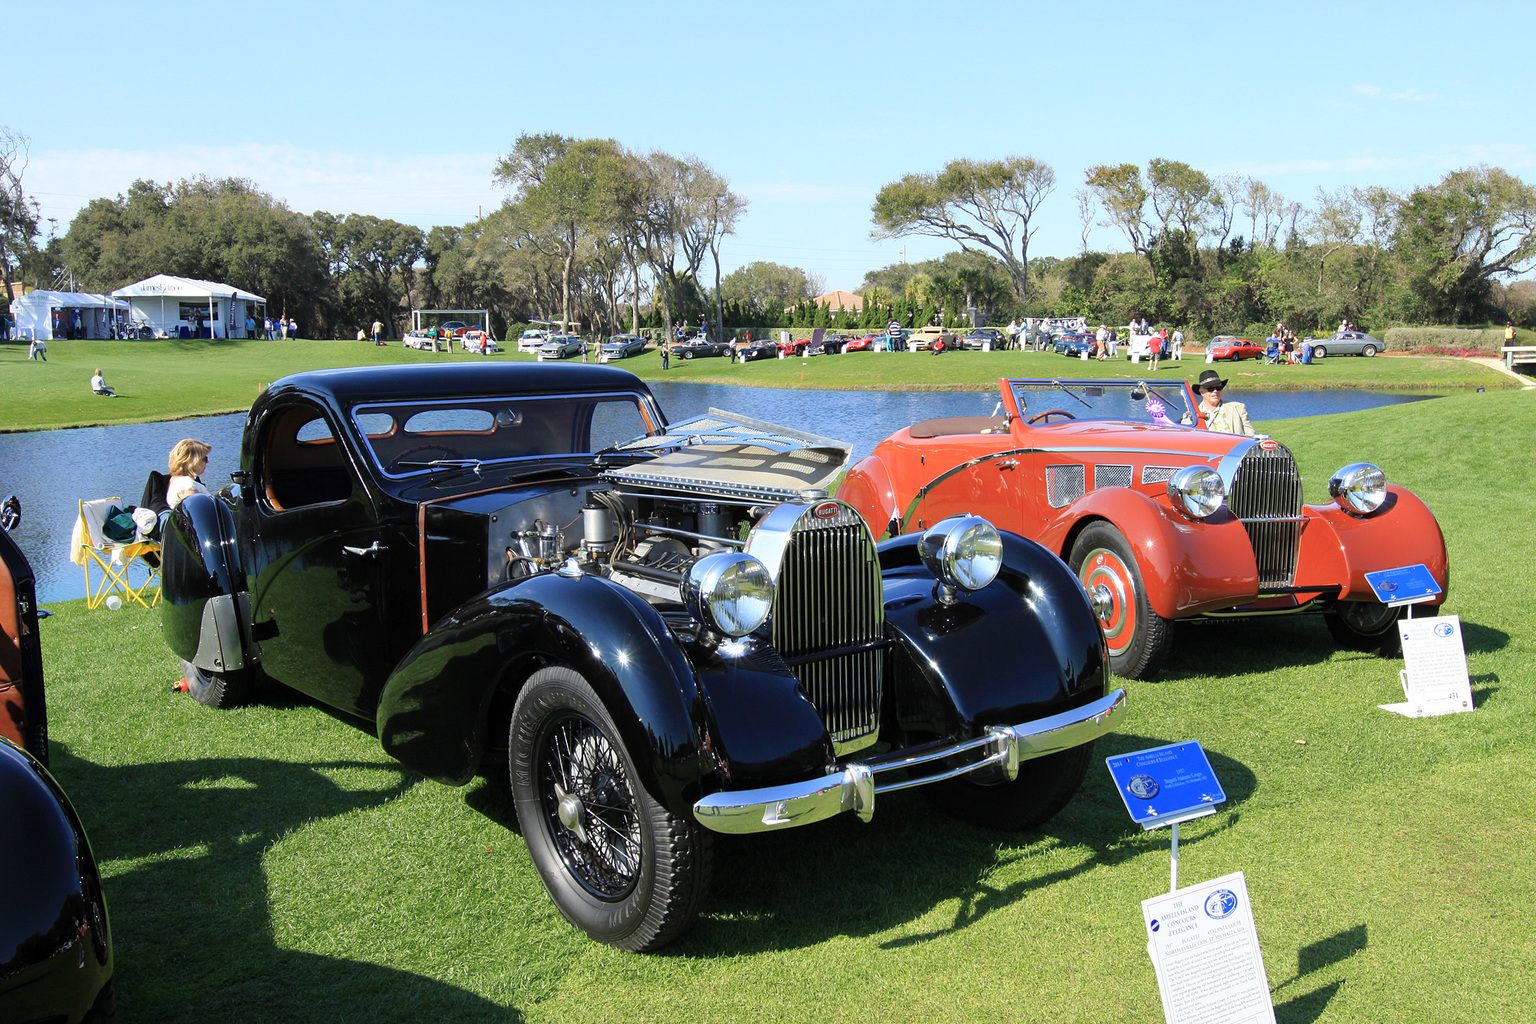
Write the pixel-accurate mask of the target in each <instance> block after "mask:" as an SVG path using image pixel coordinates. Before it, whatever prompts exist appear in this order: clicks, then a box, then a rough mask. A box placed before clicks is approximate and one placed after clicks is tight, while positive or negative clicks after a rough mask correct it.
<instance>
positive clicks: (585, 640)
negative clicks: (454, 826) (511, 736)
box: [376, 573, 716, 810]
mask: <svg viewBox="0 0 1536 1024" xmlns="http://www.w3.org/2000/svg"><path fill="white" fill-rule="evenodd" d="M549 664H563V665H567V666H569V667H570V668H572V669H574V670H576V671H577V672H580V673H581V674H582V675H583V676H584V677H585V678H586V680H587V682H588V683H590V684H591V685H592V688H593V689H594V690H595V691H596V692H597V694H598V696H599V697H601V698H602V700H603V703H604V705H605V706H606V707H607V708H608V711H609V713H610V714H611V715H612V716H613V719H614V721H615V722H616V723H617V725H618V727H619V730H620V732H621V733H622V734H623V735H622V736H621V739H622V740H623V742H624V744H625V746H626V747H628V749H629V751H630V753H631V755H632V756H633V757H634V760H635V763H636V766H637V767H638V769H639V772H640V775H641V781H642V783H643V784H644V785H645V787H646V789H647V790H648V791H649V792H650V793H652V795H654V796H655V797H656V798H657V799H658V800H661V801H662V802H663V803H665V804H666V805H667V806H668V807H670V808H673V809H674V810H675V809H677V808H679V807H689V806H691V805H692V800H691V799H690V797H693V798H696V797H697V795H698V793H699V783H700V780H701V779H702V778H703V777H704V776H705V775H707V774H709V773H710V772H711V771H713V770H714V769H715V767H716V758H715V756H714V755H713V754H712V753H711V752H710V750H709V749H708V745H707V743H706V740H705V733H706V730H705V728H704V715H703V711H704V709H703V700H702V697H701V694H700V692H699V688H698V685H697V682H696V680H695V678H694V672H693V669H692V667H691V666H690V665H689V662H688V659H687V657H685V655H684V653H683V651H682V650H681V649H680V648H679V646H678V644H677V643H676V642H675V640H674V638H673V637H672V635H671V631H670V630H669V629H668V627H667V624H666V622H665V620H663V619H662V617H661V615H660V614H659V613H658V612H657V611H656V609H654V608H652V607H651V606H650V605H649V604H647V603H646V602H645V601H643V600H642V599H641V598H639V597H637V596H636V595H635V594H632V593H630V592H629V591H627V590H625V589H624V588H623V587H620V586H618V585H617V584H614V583H611V582H610V581H608V580H606V579H603V578H602V577H600V576H593V575H588V576H581V577H576V578H570V577H566V576H561V575H559V574H556V573H546V574H543V575H539V576H530V577H527V578H524V579H521V580H517V581H514V582H513V583H510V584H508V585H506V586H504V587H500V588H497V589H495V590H490V591H487V592H486V593H484V594H481V595H480V596H478V597H476V598H474V599H473V600H471V601H468V602H466V603H465V604H464V605H463V606H461V607H460V608H458V609H457V610H455V611H453V612H451V613H449V614H448V615H446V616H444V617H443V618H442V619H441V620H439V621H438V622H437V623H436V624H435V625H434V626H433V627H432V629H431V630H430V631H429V632H428V633H427V634H426V635H425V636H423V637H422V638H421V640H420V641H419V642H418V643H417V644H416V646H415V647H414V648H412V649H411V651H410V652H409V653H408V654H407V655H406V656H405V658H404V660H402V661H401V663H400V665H399V666H398V667H397V668H396V669H395V671H394V672H393V673H391V675H390V677H389V679H388V680H387V681H386V682H385V684H384V690H383V693H382V694H381V696H380V699H379V706H378V711H377V720H376V724H377V727H378V737H379V741H380V742H381V743H382V744H383V745H384V749H385V750H386V751H388V752H389V753H390V754H391V755H392V756H394V757H395V758H397V759H399V760H400V761H402V762H404V763H405V764H407V765H409V766H410V767H412V768H414V769H416V770H417V771H419V772H421V773H422V774H424V775H426V776H428V777H429V778H432V779H436V780H437V781H439V782H445V783H448V784H450V785H463V784H464V783H466V782H468V781H469V780H470V779H471V778H473V777H474V774H475V773H476V771H477V770H478V769H479V766H480V762H481V759H482V758H483V756H484V754H485V752H486V750H487V749H490V748H492V747H500V746H501V745H502V744H503V742H504V741H505V738H504V737H499V736H492V735H490V730H491V728H492V727H499V726H501V725H503V724H504V723H503V722H501V721H500V716H493V715H492V709H493V707H494V706H495V704H496V701H497V700H498V699H499V698H502V697H504V696H510V694H507V695H502V694H500V692H499V691H501V690H502V688H503V686H504V685H508V684H510V685H512V686H516V685H520V684H521V682H522V680H523V679H525V678H527V677H528V676H529V675H531V674H532V673H533V672H534V671H535V670H537V669H538V668H540V667H542V666H544V665H549ZM493 718H494V719H495V720H493Z"/></svg>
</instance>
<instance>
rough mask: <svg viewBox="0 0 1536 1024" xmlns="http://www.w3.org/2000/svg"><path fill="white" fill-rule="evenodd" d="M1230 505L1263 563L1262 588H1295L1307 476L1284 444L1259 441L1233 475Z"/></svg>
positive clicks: (1257, 560)
mask: <svg viewBox="0 0 1536 1024" xmlns="http://www.w3.org/2000/svg"><path fill="white" fill-rule="evenodd" d="M1227 507H1228V508H1230V509H1231V510H1232V513H1233V515H1235V516H1237V518H1238V519H1240V520H1242V523H1243V526H1244V527H1246V528H1247V530H1248V540H1249V542H1250V543H1251V544H1252V545H1253V557H1254V561H1255V562H1257V563H1258V567H1259V589H1260V590H1261V591H1262V590H1269V589H1274V588H1277V587H1289V586H1290V585H1291V584H1292V583H1293V582H1294V581H1295V579H1296V553H1297V549H1298V548H1299V547H1300V546H1301V527H1302V522H1303V517H1302V514H1301V476H1300V475H1299V474H1298V473H1297V472H1296V460H1295V459H1293V458H1292V457H1291V453H1290V452H1288V451H1286V450H1285V448H1284V447H1282V446H1280V445H1276V446H1275V447H1274V448H1271V449H1265V448H1262V447H1260V446H1258V445H1255V446H1254V447H1253V448H1252V449H1250V450H1249V452H1248V454H1246V455H1244V456H1243V460H1242V462H1240V463H1239V464H1238V467H1237V473H1236V474H1235V475H1234V477H1233V479H1232V491H1231V493H1229V494H1228V495H1227Z"/></svg>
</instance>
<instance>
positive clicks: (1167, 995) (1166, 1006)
mask: <svg viewBox="0 0 1536 1024" xmlns="http://www.w3.org/2000/svg"><path fill="white" fill-rule="evenodd" d="M1141 913H1142V921H1143V923H1144V924H1145V926H1146V929H1147V955H1148V956H1150V957H1151V958H1152V965H1153V967H1154V969H1155V970H1156V971H1157V990H1158V994H1159V995H1161V996H1162V999H1163V1017H1164V1018H1165V1019H1166V1020H1167V1021H1168V1024H1180V1022H1184V1021H1199V1022H1200V1024H1258V1022H1262V1021H1267V1022H1269V1024H1274V1020H1275V1005H1274V1001H1273V1000H1272V999H1271V998H1270V994H1269V978H1268V976H1267V975H1266V974H1265V973H1264V954H1263V951H1262V950H1261V949H1260V948H1259V936H1258V932H1257V930H1256V929H1255V928H1254V919H1253V907H1252V904H1250V903H1249V900H1248V882H1247V880H1246V879H1245V878H1244V877H1243V873H1242V872H1241V871H1238V872H1236V873H1235V874H1230V875H1224V876H1222V877H1221V878H1217V879H1213V880H1211V881H1209V882H1201V883H1200V884H1199V885H1191V886H1189V887H1188V888H1184V889H1179V890H1177V891H1175V892H1171V893H1168V894H1167V895H1166V896H1154V897H1152V898H1151V899H1149V900H1143V901H1142V903H1141Z"/></svg>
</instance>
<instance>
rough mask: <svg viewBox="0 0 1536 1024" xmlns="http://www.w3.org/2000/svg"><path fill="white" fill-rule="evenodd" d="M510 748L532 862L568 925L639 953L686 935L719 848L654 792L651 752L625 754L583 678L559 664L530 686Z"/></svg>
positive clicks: (517, 711)
mask: <svg viewBox="0 0 1536 1024" xmlns="http://www.w3.org/2000/svg"><path fill="white" fill-rule="evenodd" d="M629 713H630V714H633V712H629ZM507 745H508V769H509V771H510V775H511V784H512V799H513V802H514V804H515V805H516V807H517V818H518V822H519V823H520V825H521V828H522V833H523V839H524V840H525V841H526V842H527V844H528V855H529V857H530V858H531V859H532V860H533V865H534V867H535V868H536V869H537V870H538V872H539V879H540V881H542V882H543V883H544V888H545V890H546V891H547V892H548V893H549V896H550V899H552V900H553V901H554V903H555V906H556V907H557V908H558V909H559V911H560V913H561V914H563V915H564V916H565V919H566V920H567V921H569V922H571V924H573V925H575V926H576V927H577V928H580V929H581V930H582V931H583V932H585V933H586V934H587V935H588V936H589V937H590V938H592V939H595V940H597V941H598V942H605V943H607V944H608V945H610V946H615V947H617V948H619V949H627V950H631V951H633V952H645V951H648V950H652V949H657V948H659V947H661V946H664V945H666V944H667V943H668V942H670V941H672V940H673V939H675V938H676V937H677V936H679V935H681V934H682V933H683V932H684V931H686V930H687V928H688V926H689V924H691V923H692V921H693V919H694V918H695V917H696V916H697V915H698V912H699V907H700V905H701V904H702V903H703V901H704V896H705V894H706V893H707V892H708V891H709V877H710V874H711V872H712V866H713V845H712V841H711V837H710V835H709V833H708V832H707V831H705V830H704V829H703V828H702V827H701V826H699V825H697V824H695V823H694V822H693V821H692V820H691V819H690V818H688V817H684V816H683V815H681V814H676V813H673V812H672V811H670V810H668V809H667V808H666V807H665V806H663V805H662V804H660V803H658V802H657V800H656V798H655V797H654V796H652V795H651V794H650V793H649V792H647V791H646V789H645V786H644V785H643V784H642V782H641V774H640V772H639V770H638V769H637V768H636V764H635V758H636V756H637V755H639V756H650V751H649V750H648V749H647V748H643V747H641V748H638V749H636V750H631V749H630V748H628V747H626V746H625V743H624V740H623V735H622V734H621V733H620V731H619V728H618V726H617V725H616V724H615V722H614V719H613V716H612V714H610V713H609V710H608V708H607V707H606V706H605V705H604V703H603V701H602V699H601V698H599V697H598V695H597V693H596V691H594V690H593V689H592V686H591V684H589V683H588V682H587V680H586V679H585V678H584V677H583V676H582V674H581V673H579V672H577V671H575V670H574V669H572V668H569V667H567V666H564V665H552V666H549V667H548V668H542V669H540V670H539V671H537V672H535V673H534V674H533V675H532V676H530V677H529V678H528V680H527V682H525V683H524V684H523V687H522V690H521V692H520V693H519V694H518V696H517V704H516V706H515V707H514V708H513V709H512V721H511V726H510V729H509V732H508V744H507Z"/></svg>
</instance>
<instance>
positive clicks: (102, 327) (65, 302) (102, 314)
mask: <svg viewBox="0 0 1536 1024" xmlns="http://www.w3.org/2000/svg"><path fill="white" fill-rule="evenodd" d="M127 309H128V303H126V302H124V301H123V300H121V299H114V298H113V297H112V296H110V295H95V294H92V293H91V292H45V291H40V290H39V291H30V292H27V294H25V295H23V296H21V297H20V298H16V299H12V300H11V319H13V320H14V321H15V322H16V337H18V338H27V339H29V340H30V339H32V338H41V339H43V340H44V341H53V340H54V339H55V338H63V337H65V336H66V334H67V332H68V330H69V328H70V327H71V326H72V325H74V324H75V323H76V322H78V323H79V325H80V329H81V336H82V337H86V338H107V337H111V334H112V325H113V322H114V320H118V319H121V316H122V314H123V313H124V312H126V311H127Z"/></svg>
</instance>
